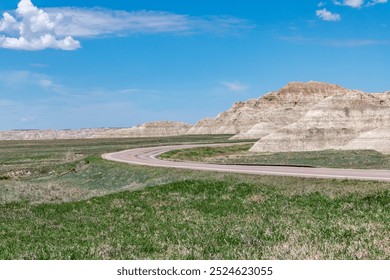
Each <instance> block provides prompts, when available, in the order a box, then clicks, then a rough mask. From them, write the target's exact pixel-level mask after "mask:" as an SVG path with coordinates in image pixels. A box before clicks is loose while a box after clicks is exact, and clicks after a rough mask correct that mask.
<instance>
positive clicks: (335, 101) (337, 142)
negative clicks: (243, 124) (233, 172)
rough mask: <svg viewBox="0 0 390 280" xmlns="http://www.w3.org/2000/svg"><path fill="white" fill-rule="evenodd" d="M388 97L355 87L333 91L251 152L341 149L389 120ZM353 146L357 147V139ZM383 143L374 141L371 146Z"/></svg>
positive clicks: (384, 124) (255, 146)
mask: <svg viewBox="0 0 390 280" xmlns="http://www.w3.org/2000/svg"><path fill="white" fill-rule="evenodd" d="M388 96H389V95H388V94H368V93H364V92H361V91H352V90H349V91H340V92H337V93H334V94H332V95H330V96H328V97H326V98H324V99H323V100H322V101H321V102H318V103H317V104H316V105H315V106H313V107H312V108H311V109H310V110H308V111H307V112H306V114H305V115H304V116H302V117H301V118H300V119H299V120H298V121H296V122H294V123H292V124H289V125H287V126H285V127H282V128H280V129H278V130H276V131H274V132H271V133H270V134H268V135H267V136H264V137H262V138H261V139H260V140H259V141H258V142H257V143H256V144H255V145H254V146H253V147H252V148H251V151H254V152H289V151H313V150H325V149H342V148H343V147H344V146H346V145H347V144H348V143H350V142H351V141H352V140H354V139H357V137H359V135H362V134H363V133H365V132H369V131H373V130H375V129H377V128H381V127H384V126H386V125H388V124H389V123H390V102H389V98H388ZM384 130H386V129H384ZM363 135H364V134H363ZM374 138H375V137H374ZM374 138H371V139H372V141H374ZM381 139H382V140H383V137H382V138H381ZM366 142H367V141H366ZM359 143H360V148H365V146H364V145H363V143H362V142H361V141H360V142H359ZM354 145H355V147H357V144H356V142H355V144H354ZM380 145H381V144H380V143H378V144H371V147H374V146H375V147H377V146H380ZM350 147H352V144H351V146H350ZM365 149H369V147H368V146H367V147H366V148H365ZM375 149H376V150H378V149H377V148H375ZM380 150H384V149H380Z"/></svg>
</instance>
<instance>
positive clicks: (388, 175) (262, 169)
mask: <svg viewBox="0 0 390 280" xmlns="http://www.w3.org/2000/svg"><path fill="white" fill-rule="evenodd" d="M206 146H207V147H210V146H211V147H212V146H221V144H208V145H177V146H163V147H149V148H138V149H131V150H126V151H120V152H116V153H109V154H104V155H102V158H104V159H106V160H111V161H116V162H123V163H128V164H136V165H144V166H153V167H166V168H180V169H191V170H203V171H218V172H230V173H243V174H256V175H275V176H294V177H307V178H327V179H354V180H369V181H388V182H390V170H366V169H334V168H309V167H291V166H253V165H251V166H246V165H221V164H208V163H201V162H188V161H185V162H182V161H180V162H178V161H168V160H161V159H158V158H157V156H158V155H160V154H163V153H166V152H169V151H172V150H176V149H187V148H195V147H206Z"/></svg>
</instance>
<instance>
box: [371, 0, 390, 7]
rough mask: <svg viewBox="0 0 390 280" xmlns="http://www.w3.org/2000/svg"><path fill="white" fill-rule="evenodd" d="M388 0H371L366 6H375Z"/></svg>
mask: <svg viewBox="0 0 390 280" xmlns="http://www.w3.org/2000/svg"><path fill="white" fill-rule="evenodd" d="M387 2H388V1H387V0H372V1H370V2H368V4H367V6H375V5H377V4H386V3H387Z"/></svg>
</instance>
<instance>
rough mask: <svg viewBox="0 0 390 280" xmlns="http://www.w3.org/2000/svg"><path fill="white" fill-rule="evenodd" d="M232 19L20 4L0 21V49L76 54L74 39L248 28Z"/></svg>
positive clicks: (25, 0)
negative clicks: (57, 50) (39, 6)
mask: <svg viewBox="0 0 390 280" xmlns="http://www.w3.org/2000/svg"><path fill="white" fill-rule="evenodd" d="M251 27H252V26H251V25H250V24H249V23H248V22H247V21H245V20H241V19H237V18H233V17H218V16H216V17H191V16H188V15H181V14H174V13H168V12H156V11H133V12H128V11H113V10H107V9H97V8H94V9H86V8H74V7H63V8H46V9H40V8H37V7H36V6H34V5H33V4H32V2H31V0H21V1H20V2H19V4H18V8H17V9H16V10H15V11H10V12H4V13H3V17H2V18H0V48H8V49H18V50H31V51H34V50H43V49H47V48H54V49H61V50H75V49H78V48H80V42H79V41H77V40H76V39H74V37H79V38H82V37H97V36H101V35H128V34H133V33H179V34H185V33H197V32H217V33H221V32H229V33H231V32H232V31H235V30H239V31H240V30H242V29H247V28H251Z"/></svg>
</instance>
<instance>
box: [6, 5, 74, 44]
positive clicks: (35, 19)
mask: <svg viewBox="0 0 390 280" xmlns="http://www.w3.org/2000/svg"><path fill="white" fill-rule="evenodd" d="M61 20H62V16H61V15H60V14H58V15H56V16H55V17H53V16H50V15H49V14H48V13H46V12H45V11H43V10H41V9H38V8H37V7H36V6H34V5H33V4H32V2H31V1H30V0H21V1H20V2H19V4H18V8H17V9H16V11H15V12H14V15H11V14H10V13H7V12H5V13H3V18H2V19H0V47H1V48H6V49H16V50H30V51H35V50H43V49H47V48H54V49H61V50H75V49H78V48H79V47H80V43H79V42H78V41H76V40H75V39H73V38H72V37H71V36H69V35H65V36H58V34H56V32H55V31H56V27H57V26H58V24H59V22H60V21H61Z"/></svg>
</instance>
